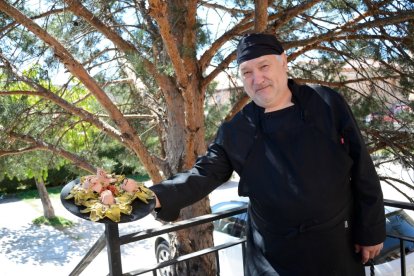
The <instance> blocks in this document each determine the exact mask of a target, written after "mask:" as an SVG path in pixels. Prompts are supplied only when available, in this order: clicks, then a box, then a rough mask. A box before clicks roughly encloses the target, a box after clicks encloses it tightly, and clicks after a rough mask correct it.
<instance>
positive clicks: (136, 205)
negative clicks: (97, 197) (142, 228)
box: [60, 179, 155, 223]
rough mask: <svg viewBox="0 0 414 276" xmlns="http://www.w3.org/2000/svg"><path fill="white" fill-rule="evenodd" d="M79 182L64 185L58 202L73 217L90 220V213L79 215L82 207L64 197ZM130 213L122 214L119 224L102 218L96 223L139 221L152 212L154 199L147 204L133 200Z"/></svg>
mask: <svg viewBox="0 0 414 276" xmlns="http://www.w3.org/2000/svg"><path fill="white" fill-rule="evenodd" d="M79 183H80V180H79V179H76V180H73V181H71V182H69V183H68V184H66V185H65V187H63V189H62V191H61V192H60V200H61V201H62V204H63V206H65V208H66V209H67V210H68V211H69V212H71V213H72V214H74V215H75V216H78V217H80V218H83V219H86V220H90V218H89V214H90V213H81V212H80V211H81V210H83V209H85V207H84V206H78V205H76V204H75V202H74V199H73V198H71V199H65V197H67V196H68V195H69V193H70V191H71V190H72V187H73V186H75V185H77V184H79ZM131 205H132V212H131V214H130V215H126V214H122V213H121V221H120V222H114V221H112V220H110V219H109V218H106V217H105V218H103V219H100V220H98V221H97V222H100V223H125V222H132V221H136V220H138V219H141V218H143V217H145V216H147V215H148V214H149V213H151V212H152V210H154V207H155V199H149V200H148V204H147V203H145V202H142V201H141V200H139V199H135V200H134V201H133V202H132V204H131Z"/></svg>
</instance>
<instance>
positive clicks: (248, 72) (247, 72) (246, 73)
mask: <svg viewBox="0 0 414 276" xmlns="http://www.w3.org/2000/svg"><path fill="white" fill-rule="evenodd" d="M251 73H252V72H250V71H245V72H243V76H245V77H247V76H250V74H251Z"/></svg>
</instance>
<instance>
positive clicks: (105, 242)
mask: <svg viewBox="0 0 414 276" xmlns="http://www.w3.org/2000/svg"><path fill="white" fill-rule="evenodd" d="M384 205H385V206H390V207H396V208H401V209H406V210H413V211H414V204H412V203H405V202H400V201H394V200H384ZM246 211H247V210H246V207H240V208H236V209H232V210H230V211H223V212H218V213H215V214H209V215H204V216H200V217H196V218H192V219H188V220H183V221H179V222H176V223H173V224H166V225H163V226H161V227H159V228H156V229H147V230H143V231H140V232H135V233H130V234H126V235H123V236H120V235H119V231H118V225H117V224H105V232H104V234H103V235H102V236H101V237H100V238H99V239H98V240H97V241H96V243H95V244H94V245H93V246H92V247H91V249H90V250H89V251H88V252H87V253H86V255H85V256H84V258H83V259H82V260H81V261H80V262H79V264H78V265H77V266H76V267H75V268H74V270H73V271H72V272H71V274H70V275H71V276H76V275H80V273H81V272H82V271H83V270H84V269H85V268H86V267H87V266H88V265H89V264H90V263H91V262H92V261H93V259H94V258H95V257H96V256H97V255H98V254H99V252H101V251H102V250H103V249H104V248H105V246H107V253H108V263H109V264H108V265H109V275H111V276H119V275H128V276H132V275H141V274H144V273H148V272H152V274H153V275H154V276H156V275H157V270H158V269H161V268H163V267H167V266H173V265H176V264H177V263H179V262H188V261H189V260H190V259H193V258H196V257H199V256H202V255H206V254H214V255H215V259H216V264H217V275H220V262H219V257H218V252H219V251H220V250H223V249H226V248H229V247H232V246H236V245H238V244H241V245H242V246H241V247H242V256H243V263H244V260H245V243H246V240H245V238H240V239H238V240H236V241H234V242H230V243H225V244H221V245H217V246H214V247H211V248H206V249H202V250H200V251H197V252H193V253H190V254H186V255H182V256H179V257H177V258H175V259H171V260H168V261H165V262H162V263H158V264H154V265H150V266H147V267H143V268H139V269H137V270H134V271H130V272H126V273H123V272H122V262H121V251H120V246H121V245H123V244H128V243H132V242H137V241H140V240H144V239H148V238H152V237H155V236H160V235H163V234H166V233H169V232H174V231H178V230H182V229H185V228H189V227H193V226H196V225H200V224H203V223H208V222H212V221H215V220H218V219H222V218H226V217H231V216H234V215H237V214H241V213H245V212H246ZM387 236H388V237H391V238H395V239H399V241H400V262H401V275H402V276H405V275H406V258H405V257H406V253H405V246H404V243H405V241H409V242H414V237H406V236H399V235H393V234H387ZM185 267H187V268H188V267H189V265H186V266H185ZM187 275H190V274H189V271H187Z"/></svg>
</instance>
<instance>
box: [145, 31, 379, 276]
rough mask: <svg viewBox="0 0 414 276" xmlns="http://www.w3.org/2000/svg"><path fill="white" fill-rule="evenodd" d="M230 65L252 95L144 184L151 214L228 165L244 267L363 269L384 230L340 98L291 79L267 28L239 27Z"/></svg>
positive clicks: (187, 198) (365, 160)
mask: <svg viewBox="0 0 414 276" xmlns="http://www.w3.org/2000/svg"><path fill="white" fill-rule="evenodd" d="M237 62H238V64H239V72H240V76H241V79H242V81H243V85H244V88H245V91H246V93H247V94H248V95H249V96H250V97H251V99H252V100H253V101H252V102H251V103H249V104H248V105H246V107H244V108H243V110H242V111H240V112H239V113H238V114H237V115H236V116H235V117H234V118H233V119H232V120H231V121H230V122H227V123H224V124H223V125H222V126H221V127H220V129H219V131H218V134H217V137H216V139H215V141H214V142H213V143H212V144H211V145H210V146H209V149H208V151H207V153H206V155H205V156H202V157H200V158H199V159H198V160H197V162H196V164H195V165H194V167H193V168H192V169H191V170H189V171H187V172H184V173H180V174H177V175H175V176H173V177H171V178H170V179H168V180H166V181H164V182H162V183H160V184H158V185H154V186H153V187H152V190H153V191H154V193H155V194H156V197H157V205H156V208H157V216H158V217H159V218H161V219H163V220H174V219H176V218H177V216H178V214H179V211H180V209H181V208H182V207H185V206H187V205H189V204H192V203H194V202H195V201H197V200H200V199H201V198H203V197H204V196H206V195H207V194H208V193H210V192H211V191H212V190H214V189H215V188H216V187H218V186H219V185H220V184H221V183H223V182H225V181H227V180H228V179H229V178H230V176H231V174H232V172H233V171H236V172H237V173H238V174H239V176H240V182H239V194H240V195H241V196H248V197H249V198H250V203H249V208H248V213H249V221H248V226H247V229H248V231H247V258H246V267H245V274H246V275H249V276H256V275H282V276H283V275H295V276H296V275H315V276H321V275H322V276H323V275H326V276H332V275H344V276H345V275H347V276H348V275H349V276H356V275H364V269H363V263H366V262H367V261H368V260H369V259H372V258H374V257H375V256H376V255H378V254H379V252H380V250H381V249H382V242H383V241H384V239H385V219H384V208H383V197H382V192H381V188H380V184H379V180H378V177H377V175H376V172H375V169H374V166H373V163H372V160H371V159H370V156H369V154H368V152H367V150H366V148H365V145H364V142H363V139H362V137H361V134H360V131H359V129H358V127H357V125H356V122H355V120H354V118H353V116H352V113H351V111H350V109H349V107H348V106H347V104H346V103H345V101H344V100H343V98H342V97H341V96H340V95H339V94H338V93H336V92H335V91H333V90H330V89H329V88H326V87H316V88H311V87H309V86H305V85H298V84H296V83H295V82H294V81H293V80H289V79H288V76H287V59H286V55H285V53H284V50H283V48H282V46H281V45H280V43H279V41H278V40H277V39H276V38H275V37H274V36H273V35H269V34H250V35H246V36H244V37H243V38H242V39H241V41H240V43H239V45H238V48H237Z"/></svg>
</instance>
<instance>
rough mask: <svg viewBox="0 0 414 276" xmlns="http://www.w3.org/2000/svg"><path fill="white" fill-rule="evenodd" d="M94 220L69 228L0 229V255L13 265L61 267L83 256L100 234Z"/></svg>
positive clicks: (30, 227)
mask: <svg viewBox="0 0 414 276" xmlns="http://www.w3.org/2000/svg"><path fill="white" fill-rule="evenodd" d="M103 231H104V227H103V225H101V224H95V223H76V225H75V226H73V227H71V228H70V229H68V228H67V229H63V230H58V229H56V228H54V227H52V226H44V225H42V226H37V225H33V224H29V225H28V226H27V227H21V228H19V229H8V228H4V227H2V228H0V237H1V238H0V242H1V246H0V254H2V255H3V256H6V257H7V258H8V259H9V260H10V261H13V262H14V263H17V264H26V263H32V264H46V263H50V264H54V265H56V266H64V265H65V264H67V263H69V262H70V261H71V260H72V259H73V258H74V257H78V256H83V255H85V253H86V252H87V251H88V250H89V248H90V247H91V245H92V244H93V243H94V242H95V241H96V240H97V239H98V238H99V236H100V235H101V234H102V233H103Z"/></svg>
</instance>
